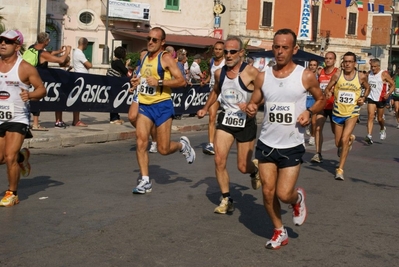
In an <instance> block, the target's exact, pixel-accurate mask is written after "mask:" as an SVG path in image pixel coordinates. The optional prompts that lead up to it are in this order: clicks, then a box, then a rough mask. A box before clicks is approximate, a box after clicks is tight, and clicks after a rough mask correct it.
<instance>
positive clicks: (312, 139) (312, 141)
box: [309, 136, 314, 146]
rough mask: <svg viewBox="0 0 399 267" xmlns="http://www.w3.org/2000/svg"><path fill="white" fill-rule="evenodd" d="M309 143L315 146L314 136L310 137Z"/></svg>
mask: <svg viewBox="0 0 399 267" xmlns="http://www.w3.org/2000/svg"><path fill="white" fill-rule="evenodd" d="M309 145H310V146H314V136H311V137H309Z"/></svg>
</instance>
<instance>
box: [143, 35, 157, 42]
mask: <svg viewBox="0 0 399 267" xmlns="http://www.w3.org/2000/svg"><path fill="white" fill-rule="evenodd" d="M146 39H147V42H150V41H152V42H153V43H157V42H158V41H159V40H160V39H158V38H154V37H150V36H148V37H147V38H146Z"/></svg>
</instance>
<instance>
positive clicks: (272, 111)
mask: <svg viewBox="0 0 399 267" xmlns="http://www.w3.org/2000/svg"><path fill="white" fill-rule="evenodd" d="M266 105H267V119H268V121H269V122H270V123H279V124H284V125H289V124H294V123H295V121H296V120H294V117H295V103H284V102H267V103H266Z"/></svg>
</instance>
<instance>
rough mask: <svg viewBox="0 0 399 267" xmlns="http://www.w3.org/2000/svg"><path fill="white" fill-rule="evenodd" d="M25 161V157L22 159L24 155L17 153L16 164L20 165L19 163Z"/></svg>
mask: <svg viewBox="0 0 399 267" xmlns="http://www.w3.org/2000/svg"><path fill="white" fill-rule="evenodd" d="M24 160H25V157H24V155H22V153H21V152H19V153H18V159H17V162H18V163H21V162H23V161H24Z"/></svg>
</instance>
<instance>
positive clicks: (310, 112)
mask: <svg viewBox="0 0 399 267" xmlns="http://www.w3.org/2000/svg"><path fill="white" fill-rule="evenodd" d="M306 110H307V111H309V114H310V116H313V112H312V111H311V110H310V108H307V109H306Z"/></svg>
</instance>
